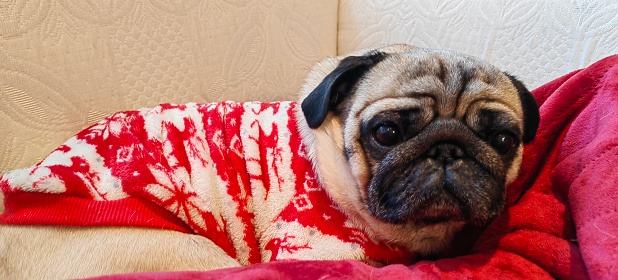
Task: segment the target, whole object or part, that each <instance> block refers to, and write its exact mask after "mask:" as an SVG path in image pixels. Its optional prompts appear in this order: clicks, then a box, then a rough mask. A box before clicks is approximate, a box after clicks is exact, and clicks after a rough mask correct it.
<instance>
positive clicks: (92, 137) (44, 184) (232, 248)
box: [0, 102, 413, 264]
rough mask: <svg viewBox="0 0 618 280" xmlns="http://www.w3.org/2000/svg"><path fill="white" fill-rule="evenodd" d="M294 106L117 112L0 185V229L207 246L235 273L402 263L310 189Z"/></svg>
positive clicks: (313, 185)
mask: <svg viewBox="0 0 618 280" xmlns="http://www.w3.org/2000/svg"><path fill="white" fill-rule="evenodd" d="M296 108H297V103H295V102H278V103H259V102H252V103H235V102H222V103H212V104H194V103H189V104H185V105H170V104H163V105H160V106H158V107H155V108H152V109H142V110H135V111H127V112H120V113H116V114H114V115H112V116H111V117H109V118H107V119H105V120H103V121H101V122H99V123H97V124H95V125H93V126H91V127H89V128H87V129H85V130H83V131H81V132H80V133H78V134H77V135H76V136H75V137H73V138H71V139H69V140H68V141H67V142H66V143H65V144H63V145H62V146H60V147H59V148H58V149H56V150H55V151H54V152H52V153H51V154H50V155H49V156H48V157H47V158H45V159H44V160H43V161H41V162H40V163H38V164H36V165H34V166H32V167H29V168H25V169H20V170H15V171H12V172H9V173H6V174H4V176H3V177H2V179H0V189H1V190H2V191H3V192H4V194H5V208H6V211H5V213H4V214H2V215H0V223H5V224H32V225H61V226H110V225H113V226H140V227H152V228H162V229H172V230H178V231H181V232H186V233H194V234H199V235H202V236H205V237H207V238H209V239H211V240H213V241H214V242H215V243H216V244H217V245H219V246H220V247H221V248H222V249H223V250H224V251H225V252H227V253H228V254H229V255H230V256H232V257H234V258H236V259H237V260H238V261H239V262H240V263H242V264H251V263H258V262H267V261H274V260H283V259H357V260H371V261H377V262H381V263H410V262H411V261H412V260H413V256H412V255H411V254H410V253H408V252H406V250H405V249H402V248H397V247H393V246H388V245H386V244H383V243H380V242H377V241H375V240H372V239H371V238H370V237H369V236H368V235H367V234H366V233H365V232H364V231H363V230H362V228H361V227H359V225H358V224H356V223H355V222H354V221H352V220H350V219H348V218H347V217H346V216H345V215H344V214H343V213H342V212H341V211H340V210H339V209H338V207H337V205H335V204H334V203H333V201H332V200H331V199H330V198H329V196H328V195H327V193H326V192H325V191H324V189H323V188H322V186H320V184H319V182H318V180H317V179H316V175H315V174H314V171H313V170H312V165H311V162H310V161H309V160H308V159H307V157H306V152H305V147H304V146H303V143H302V141H301V139H300V138H299V132H298V129H297V124H296V118H295V111H296Z"/></svg>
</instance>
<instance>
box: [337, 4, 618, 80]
mask: <svg viewBox="0 0 618 280" xmlns="http://www.w3.org/2000/svg"><path fill="white" fill-rule="evenodd" d="M340 2H341V3H340V7H339V41H338V49H339V52H340V53H346V52H349V51H351V50H355V49H359V48H360V49H362V48H368V47H371V46H374V45H380V44H387V43H401V42H406V43H409V44H413V45H416V46H419V47H430V48H442V49H451V50H456V51H461V52H464V53H468V54H471V55H474V56H477V57H480V58H483V59H485V60H487V61H489V62H491V63H493V64H495V65H497V66H498V67H500V68H501V69H503V70H506V71H509V72H511V73H512V74H513V75H516V76H517V77H519V78H520V79H522V80H523V81H524V83H525V84H526V85H527V86H528V87H530V88H531V89H533V88H536V87H538V86H540V85H542V84H544V83H547V82H549V81H551V80H553V79H555V78H557V77H560V76H562V75H564V74H566V73H569V72H571V71H573V70H575V69H580V68H584V67H586V66H588V65H590V64H592V63H593V62H595V61H598V60H600V59H601V58H604V57H606V56H608V55H611V54H615V53H618V2H617V1H615V0H591V1H575V0H568V1H559V0H558V1H557V0H543V1H536V0H522V1H483V0H474V1H464V0H459V1H433V0H414V1H408V0H394V1H392V0H378V1H376V0H342V1H340Z"/></svg>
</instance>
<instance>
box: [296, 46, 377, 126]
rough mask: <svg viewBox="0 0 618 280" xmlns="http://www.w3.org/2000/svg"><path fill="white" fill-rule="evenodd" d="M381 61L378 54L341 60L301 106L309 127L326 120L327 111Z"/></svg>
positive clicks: (318, 124) (341, 99) (339, 101)
mask: <svg viewBox="0 0 618 280" xmlns="http://www.w3.org/2000/svg"><path fill="white" fill-rule="evenodd" d="M382 59H384V54H383V53H379V52H375V53H371V54H369V55H366V56H348V57H346V58H344V59H342V60H341V62H339V65H338V66H337V68H335V70H333V72H331V73H330V74H328V75H327V76H326V77H325V78H324V79H323V80H322V82H321V83H320V84H319V85H318V86H317V87H316V88H315V89H314V90H313V91H312V92H311V93H309V95H308V96H307V97H306V98H305V99H304V100H303V102H302V104H301V108H302V110H303V113H304V114H305V119H307V123H308V124H309V127H311V128H317V127H319V126H320V125H321V124H322V122H324V119H326V115H327V114H328V111H329V110H331V109H333V108H334V107H336V106H337V105H338V104H339V103H341V101H343V99H344V98H345V97H347V96H348V95H349V93H350V91H351V90H352V88H353V86H354V85H355V84H356V82H358V80H359V79H360V78H361V77H362V76H363V75H364V74H365V73H366V72H367V70H369V69H371V67H373V66H374V65H375V64H376V63H378V62H380V61H381V60H382Z"/></svg>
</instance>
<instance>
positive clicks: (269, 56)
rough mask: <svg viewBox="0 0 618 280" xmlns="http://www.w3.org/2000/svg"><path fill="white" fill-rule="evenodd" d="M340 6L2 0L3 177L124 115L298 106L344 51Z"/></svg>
mask: <svg viewBox="0 0 618 280" xmlns="http://www.w3.org/2000/svg"><path fill="white" fill-rule="evenodd" d="M337 5H338V3H337V1H332V0H317V1H303V0H292V1H276V0H260V1H247V0H225V1H215V0H204V1H159V0H155V1H92V2H87V1H70V0H60V1H8V2H3V3H2V4H0V174H1V173H4V172H6V171H9V170H11V169H15V168H19V167H25V166H28V165H31V164H33V163H35V162H36V161H38V160H39V159H41V158H43V157H44V156H46V155H47V154H48V153H50V152H51V151H52V150H53V149H54V148H55V147H57V146H58V145H60V144H61V143H63V142H64V141H65V140H66V139H68V138H70V137H71V136H72V135H73V134H75V133H77V132H78V131H80V130H82V129H83V128H85V127H87V126H89V125H90V124H92V123H94V122H96V121H99V120H101V119H102V118H103V117H105V116H107V115H110V114H112V113H114V112H117V111H122V110H129V109H136V108H142V107H153V106H156V105H157V104H160V103H186V102H199V103H207V102H212V101H222V100H235V101H247V100H261V101H272V100H290V99H294V98H295V96H296V94H295V93H296V91H297V90H298V89H299V87H300V84H301V83H302V81H303V79H304V77H305V75H306V73H307V71H308V70H309V68H310V67H311V65H312V64H313V63H314V62H315V61H316V60H319V59H322V58H324V57H326V56H331V55H335V54H336V34H337Z"/></svg>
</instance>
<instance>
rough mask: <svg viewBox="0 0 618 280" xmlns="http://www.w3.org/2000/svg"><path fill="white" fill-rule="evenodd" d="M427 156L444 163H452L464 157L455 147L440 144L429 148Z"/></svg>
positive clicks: (459, 149)
mask: <svg viewBox="0 0 618 280" xmlns="http://www.w3.org/2000/svg"><path fill="white" fill-rule="evenodd" d="M427 156H428V157H430V158H433V159H436V160H438V161H441V162H444V163H452V162H453V161H454V160H456V159H460V158H463V157H465V156H466V153H465V152H464V151H463V150H462V149H461V148H460V147H459V146H457V145H454V144H450V143H441V144H437V145H435V146H433V147H431V149H429V151H428V152H427Z"/></svg>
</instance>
